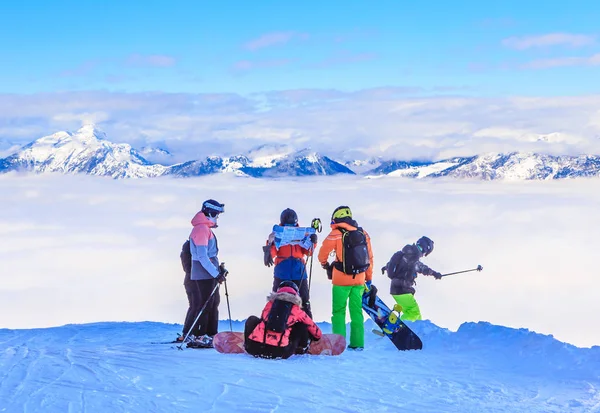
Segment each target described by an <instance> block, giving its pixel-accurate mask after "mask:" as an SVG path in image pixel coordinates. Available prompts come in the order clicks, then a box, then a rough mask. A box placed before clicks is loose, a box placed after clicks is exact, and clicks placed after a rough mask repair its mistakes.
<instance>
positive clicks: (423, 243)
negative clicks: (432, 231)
mask: <svg viewBox="0 0 600 413" xmlns="http://www.w3.org/2000/svg"><path fill="white" fill-rule="evenodd" d="M432 251H433V241H432V240H431V239H429V238H427V237H421V238H419V239H418V240H417V242H416V243H414V244H409V245H405V246H404V248H402V250H401V251H398V252H396V253H395V254H394V255H393V256H392V258H391V259H390V261H389V262H388V263H387V264H386V266H385V267H383V268H382V269H381V272H382V274H384V273H385V272H386V271H387V275H388V277H389V278H391V280H392V283H391V285H390V294H391V295H392V297H394V300H395V301H396V303H397V304H396V305H395V306H394V310H396V311H398V312H402V316H401V317H400V319H402V320H409V321H415V320H421V310H420V309H419V304H417V301H416V300H415V288H414V285H415V279H416V278H417V273H419V274H423V275H431V276H433V277H435V279H437V280H440V279H441V278H442V274H440V273H439V272H437V271H434V270H432V269H431V268H429V267H428V266H427V265H425V264H423V263H422V262H421V261H419V259H420V258H421V257H423V256H425V257H426V256H428V255H429V254H431V252H432Z"/></svg>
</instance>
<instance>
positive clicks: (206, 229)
mask: <svg viewBox="0 0 600 413" xmlns="http://www.w3.org/2000/svg"><path fill="white" fill-rule="evenodd" d="M223 212H225V205H224V204H221V203H219V202H217V201H215V200H214V199H208V200H206V201H204V203H203V204H202V209H201V210H200V212H198V213H197V214H196V215H195V216H194V218H193V219H192V225H193V226H194V228H193V229H192V232H191V233H190V253H191V255H192V268H191V274H190V282H191V283H192V284H193V285H192V287H191V299H190V307H192V308H193V311H192V313H193V315H194V319H195V318H196V317H197V316H198V314H199V313H200V310H201V309H202V307H204V304H206V303H207V301H208V304H207V306H206V308H205V309H204V311H203V312H202V315H201V316H200V318H199V319H198V322H197V323H196V324H195V325H189V326H184V329H183V331H184V335H185V334H187V332H188V331H191V335H193V336H195V341H196V342H198V343H199V344H202V345H203V346H206V347H210V346H211V345H212V338H213V337H214V336H215V334H217V333H218V326H219V303H220V302H221V297H220V295H219V289H218V288H217V290H216V291H215V292H214V294H212V295H211V293H212V292H213V290H214V289H215V286H217V284H218V283H222V282H223V281H225V274H224V273H223V268H222V267H220V266H219V258H218V254H219V246H218V243H217V237H216V236H215V233H214V232H213V228H216V227H217V219H218V218H219V215H220V214H222V213H223ZM194 319H192V320H191V321H192V322H193V321H194Z"/></svg>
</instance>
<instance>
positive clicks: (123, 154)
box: [0, 125, 165, 178]
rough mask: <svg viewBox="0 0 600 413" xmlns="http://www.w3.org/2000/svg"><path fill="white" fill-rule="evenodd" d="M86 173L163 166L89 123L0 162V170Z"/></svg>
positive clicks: (142, 173)
mask: <svg viewBox="0 0 600 413" xmlns="http://www.w3.org/2000/svg"><path fill="white" fill-rule="evenodd" d="M1 170H3V171H12V170H28V171H33V172H62V173H85V174H89V175H101V176H110V177H112V178H145V177H154V176H159V175H162V174H163V173H164V170H165V168H164V167H163V166H161V165H155V164H151V163H150V162H148V161H147V160H146V159H144V158H143V157H142V156H141V155H140V154H139V153H137V152H136V151H135V150H134V149H132V148H131V146H130V145H128V144H123V143H121V144H115V143H112V142H109V141H108V140H106V136H105V135H104V133H103V132H101V131H99V130H97V129H96V128H94V127H93V126H91V125H87V126H84V127H82V128H81V129H79V130H78V131H77V132H75V133H69V132H57V133H55V134H53V135H50V136H44V137H42V138H40V139H37V140H36V141H34V142H32V143H30V144H28V145H26V146H24V147H23V148H22V149H21V150H19V151H17V152H16V153H15V154H13V155H11V156H9V157H8V158H5V159H3V160H1V161H0V171H1Z"/></svg>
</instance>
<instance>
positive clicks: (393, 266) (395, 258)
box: [385, 251, 408, 279]
mask: <svg viewBox="0 0 600 413" xmlns="http://www.w3.org/2000/svg"><path fill="white" fill-rule="evenodd" d="M407 266H408V263H407V262H406V260H405V259H404V253H403V252H402V251H398V252H396V253H394V255H392V258H390V262H388V263H387V265H386V266H385V267H386V270H387V276H388V278H391V279H394V278H399V277H400V275H401V274H402V272H403V270H405V269H406V267H407Z"/></svg>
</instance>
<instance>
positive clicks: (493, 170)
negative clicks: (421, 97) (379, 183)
mask: <svg viewBox="0 0 600 413" xmlns="http://www.w3.org/2000/svg"><path fill="white" fill-rule="evenodd" d="M366 174H367V175H368V176H380V175H389V176H403V177H410V178H438V177H452V178H475V179H482V180H495V179H502V180H532V179H562V178H575V177H585V176H600V156H596V155H580V156H568V155H562V156H554V155H543V154H535V153H521V152H512V153H509V154H497V153H493V154H485V155H478V156H471V157H464V158H451V159H446V160H442V161H438V162H418V161H416V162H405V161H387V162H384V163H382V164H381V165H380V166H379V167H378V168H375V169H372V170H370V171H368V172H367V173H366Z"/></svg>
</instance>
